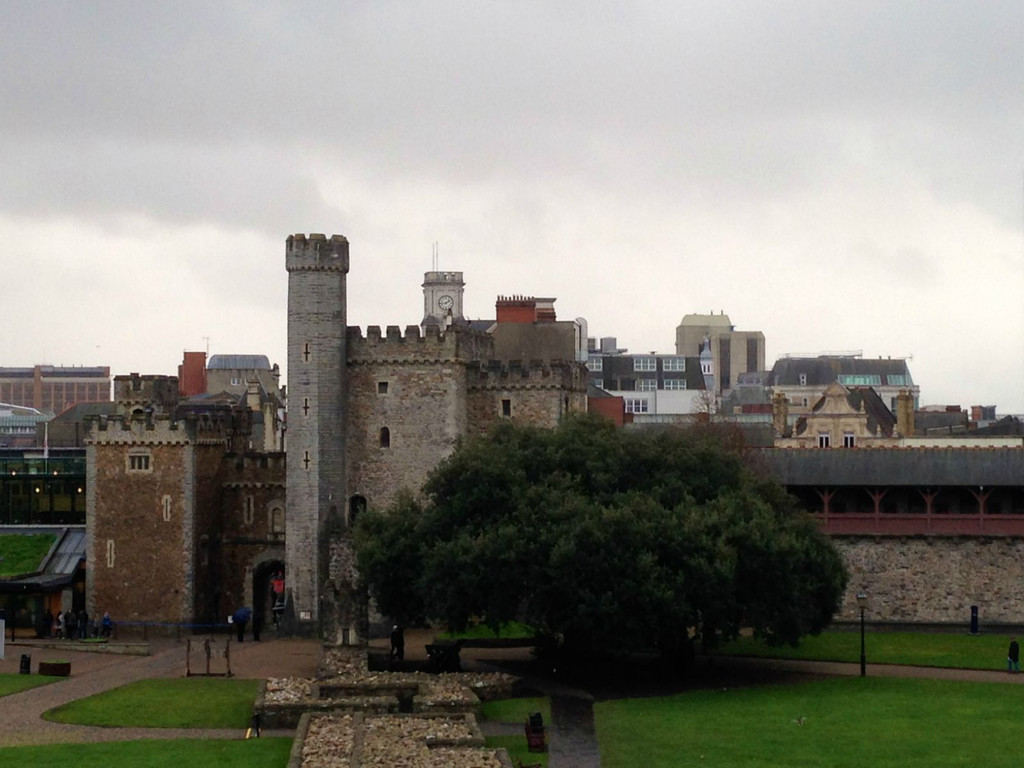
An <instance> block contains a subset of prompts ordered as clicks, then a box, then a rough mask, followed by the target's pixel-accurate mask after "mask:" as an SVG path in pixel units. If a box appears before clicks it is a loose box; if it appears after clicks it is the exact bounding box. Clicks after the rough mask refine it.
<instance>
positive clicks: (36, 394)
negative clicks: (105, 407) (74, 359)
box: [0, 365, 110, 414]
mask: <svg viewBox="0 0 1024 768" xmlns="http://www.w3.org/2000/svg"><path fill="white" fill-rule="evenodd" d="M109 401H110V368H107V367H81V368H79V367H63V366H54V365H37V366H35V367H33V368H0V402H3V403H9V404H11V405H24V406H28V407H29V408H35V409H36V410H37V411H42V412H44V413H50V414H54V413H60V412H61V411H63V410H65V409H67V408H70V407H71V406H72V405H74V404H75V403H95V402H109Z"/></svg>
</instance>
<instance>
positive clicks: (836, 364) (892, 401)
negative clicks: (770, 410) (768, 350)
mask: <svg viewBox="0 0 1024 768" xmlns="http://www.w3.org/2000/svg"><path fill="white" fill-rule="evenodd" d="M834 382H837V383H839V384H842V385H843V386H844V387H847V388H854V387H871V388H872V389H873V390H874V391H875V392H876V393H877V394H878V396H879V397H880V398H881V399H882V402H883V403H885V406H886V407H887V408H888V409H889V410H890V411H892V412H893V413H895V412H896V404H897V401H898V399H899V395H900V391H901V390H906V391H907V392H909V393H910V396H911V397H912V398H913V402H914V407H915V408H916V407H917V405H918V400H919V399H920V394H921V388H920V387H918V386H917V385H916V384H914V380H913V378H912V377H911V375H910V368H909V367H908V366H907V361H906V360H905V359H903V358H899V357H896V358H881V357H880V358H878V359H865V358H864V357H863V356H862V353H860V352H847V353H842V354H826V355H818V356H817V357H802V356H796V355H786V356H783V357H781V358H779V359H778V360H777V361H776V362H775V365H774V366H773V367H772V372H771V376H770V377H769V386H770V387H771V389H772V392H773V393H775V394H778V393H780V392H781V393H782V394H783V395H785V396H786V399H787V401H788V403H789V412H790V413H791V414H794V413H807V412H809V411H810V409H811V408H813V406H814V404H815V403H817V402H818V400H819V399H820V398H821V394H822V392H824V391H825V388H826V387H828V385H829V384H832V383H834Z"/></svg>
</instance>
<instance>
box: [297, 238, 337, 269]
mask: <svg viewBox="0 0 1024 768" xmlns="http://www.w3.org/2000/svg"><path fill="white" fill-rule="evenodd" d="M285 268H286V269H287V270H288V271H289V272H309V271H319V272H346V273H347V272H348V240H347V239H346V238H345V236H344V235H331V236H330V238H328V237H327V236H326V235H322V234H311V235H302V234H299V235H289V236H288V239H287V240H286V241H285Z"/></svg>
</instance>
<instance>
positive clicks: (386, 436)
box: [380, 427, 391, 448]
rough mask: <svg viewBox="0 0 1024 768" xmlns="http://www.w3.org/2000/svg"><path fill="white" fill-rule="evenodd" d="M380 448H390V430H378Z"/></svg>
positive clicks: (383, 428)
mask: <svg viewBox="0 0 1024 768" xmlns="http://www.w3.org/2000/svg"><path fill="white" fill-rule="evenodd" d="M380 447H381V448H390V447H391V430H390V429H388V428H387V427H381V428H380Z"/></svg>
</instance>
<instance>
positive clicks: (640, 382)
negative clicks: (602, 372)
mask: <svg viewBox="0 0 1024 768" xmlns="http://www.w3.org/2000/svg"><path fill="white" fill-rule="evenodd" d="M591 383H592V384H593V385H594V386H595V387H597V388H598V389H603V388H604V379H591ZM661 388H662V389H665V390H670V391H679V390H683V389H686V379H665V380H664V381H663V382H662V383H661ZM657 389H658V381H657V379H637V381H636V390H635V391H636V392H655V391H657Z"/></svg>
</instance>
